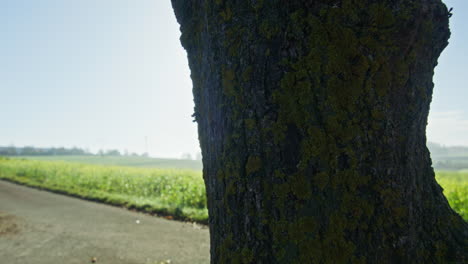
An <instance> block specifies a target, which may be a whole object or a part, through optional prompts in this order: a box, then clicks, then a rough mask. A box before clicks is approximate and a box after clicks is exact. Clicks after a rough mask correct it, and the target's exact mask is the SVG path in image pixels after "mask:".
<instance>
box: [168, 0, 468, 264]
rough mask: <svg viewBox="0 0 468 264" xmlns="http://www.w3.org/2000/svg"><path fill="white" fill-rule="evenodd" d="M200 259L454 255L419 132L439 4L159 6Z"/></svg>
mask: <svg viewBox="0 0 468 264" xmlns="http://www.w3.org/2000/svg"><path fill="white" fill-rule="evenodd" d="M172 4H173V7H174V10H175V13H176V16H177V19H178V21H179V23H180V25H181V31H182V36H181V42H182V44H183V46H184V47H185V49H186V50H187V53H188V58H189V65H190V69H191V73H192V74H191V77H192V80H193V93H194V98H195V118H196V120H197V122H198V126H199V128H198V129H199V139H200V144H201V148H202V151H203V165H204V171H203V173H204V179H205V183H206V189H207V196H208V208H209V214H210V220H209V225H210V234H211V257H212V259H211V263H216V264H218V263H265V264H274V263H333V264H336V263H447V262H449V263H450V262H456V263H460V262H464V261H467V252H468V250H467V249H468V248H467V239H468V227H467V223H466V222H464V221H463V220H462V219H461V217H460V216H459V215H458V214H456V213H455V212H454V211H452V209H451V208H450V207H449V205H448V203H447V200H446V199H445V197H444V196H443V194H442V189H441V187H440V186H439V185H438V184H437V182H436V181H435V178H434V171H433V168H432V167H431V159H430V156H429V152H428V150H427V148H426V135H425V129H426V123H427V116H428V112H429V104H430V101H431V96H432V89H433V82H432V77H433V72H434V67H435V66H436V64H437V58H438V57H439V55H440V53H441V52H442V50H443V49H444V48H445V47H446V45H447V43H448V42H447V40H448V38H449V35H450V32H449V28H448V17H449V13H448V11H447V8H446V6H445V5H444V4H443V3H442V2H441V1H440V0H287V1H286V0H268V1H264V0H231V1H228V0H172Z"/></svg>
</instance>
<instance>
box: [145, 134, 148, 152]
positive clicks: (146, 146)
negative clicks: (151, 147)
mask: <svg viewBox="0 0 468 264" xmlns="http://www.w3.org/2000/svg"><path fill="white" fill-rule="evenodd" d="M145 154H146V155H148V136H145Z"/></svg>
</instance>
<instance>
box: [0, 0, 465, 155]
mask: <svg viewBox="0 0 468 264" xmlns="http://www.w3.org/2000/svg"><path fill="white" fill-rule="evenodd" d="M444 2H445V3H446V4H447V6H448V7H449V8H450V7H453V8H454V9H453V16H452V18H451V22H450V26H451V31H452V37H451V38H450V40H449V42H450V44H449V46H448V47H447V48H446V49H445V51H444V52H443V53H442V55H441V57H440V59H439V65H438V66H437V67H436V70H435V77H434V83H435V88H434V95H433V103H432V104H431V111H430V115H429V124H428V130H427V136H428V141H431V142H434V143H438V144H441V145H445V146H454V145H457V146H468V104H466V102H465V101H466V99H468V89H466V85H465V80H464V74H465V72H467V70H468V34H466V29H465V27H466V25H467V24H468V17H467V16H464V15H463V14H466V13H468V1H461V0H450V1H448V0H447V1H444ZM0 33H2V36H3V39H2V42H0V57H2V60H1V61H0V92H1V95H2V103H1V104H0V118H1V119H2V120H4V124H3V126H2V127H1V132H0V146H9V145H15V146H16V147H22V146H35V147H66V148H71V147H73V146H76V147H79V148H83V149H89V150H91V151H93V152H96V151H98V150H99V149H104V150H107V149H118V150H119V151H121V152H123V151H124V150H127V151H128V152H136V153H143V152H146V149H147V151H148V153H149V155H150V156H152V157H164V158H180V157H181V155H182V154H183V153H190V154H191V155H192V156H195V155H196V153H197V152H199V151H200V149H199V143H198V136H197V127H196V123H193V122H192V120H193V118H192V117H191V115H192V113H193V96H192V91H191V87H192V83H191V80H190V71H189V68H188V64H187V58H186V53H185V51H184V50H183V48H182V47H181V45H180V42H179V36H180V32H179V25H178V24H177V22H176V20H175V16H174V13H173V10H172V7H171V5H170V1H169V0H167V1H152V0H141V1H138V2H137V1H128V0H100V1H95V0H80V1H72V0H62V1H56V0H42V1H34V0H4V1H2V2H1V3H0Z"/></svg>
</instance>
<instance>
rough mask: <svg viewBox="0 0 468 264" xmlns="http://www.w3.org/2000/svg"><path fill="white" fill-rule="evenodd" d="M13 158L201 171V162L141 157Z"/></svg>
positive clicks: (59, 156)
mask: <svg viewBox="0 0 468 264" xmlns="http://www.w3.org/2000/svg"><path fill="white" fill-rule="evenodd" d="M15 158H21V159H32V160H47V161H58V160H60V161H68V162H77V163H83V164H96V165H112V166H125V167H142V168H160V169H191V170H200V171H201V170H202V169H203V165H202V162H201V160H180V159H160V158H150V157H141V156H99V155H96V156H91V155H82V156H61V155H57V156H17V157H15Z"/></svg>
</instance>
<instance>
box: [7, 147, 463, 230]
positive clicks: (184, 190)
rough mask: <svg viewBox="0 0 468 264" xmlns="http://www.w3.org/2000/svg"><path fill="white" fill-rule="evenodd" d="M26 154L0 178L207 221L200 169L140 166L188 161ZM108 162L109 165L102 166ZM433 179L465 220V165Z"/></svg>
mask: <svg viewBox="0 0 468 264" xmlns="http://www.w3.org/2000/svg"><path fill="white" fill-rule="evenodd" d="M31 158H34V160H30V159H18V158H15V159H8V158H1V157H0V179H8V180H11V181H14V182H18V183H22V184H26V185H30V186H35V187H40V188H44V189H48V190H52V191H56V192H60V193H64V194H69V195H74V196H78V197H82V198H85V199H91V200H97V201H101V202H105V203H109V204H114V205H120V206H125V207H127V208H135V209H138V210H141V211H146V212H150V213H159V214H163V215H170V216H172V217H175V218H178V219H185V220H195V221H198V222H203V223H206V222H207V220H208V213H207V209H206V197H205V186H204V183H203V178H202V175H201V168H200V169H197V170H188V169H156V168H141V167H157V166H161V167H166V168H167V167H172V168H175V166H179V167H182V168H187V167H190V166H191V165H190V164H191V163H190V162H192V161H190V160H163V159H152V158H142V157H99V156H91V157H89V156H56V157H54V156H44V157H31ZM38 159H42V160H38ZM51 159H56V161H50V160H51ZM59 159H62V160H67V161H68V162H65V161H59ZM145 160H146V162H144V161H145ZM166 161H167V162H166ZM157 162H159V163H157ZM193 162H196V161H193ZM85 163H93V164H85ZM96 164H101V165H96ZM109 164H111V165H114V166H102V165H109ZM158 164H160V165H158ZM115 165H119V166H115ZM123 166H133V167H123ZM138 167H140V168H138ZM436 178H437V181H438V182H439V184H440V185H441V186H442V187H443V188H444V194H445V196H446V197H447V199H448V201H449V203H450V205H451V206H452V208H453V209H454V210H455V211H457V212H458V213H459V214H460V215H461V216H462V217H463V218H464V219H465V220H466V221H468V170H463V171H437V172H436Z"/></svg>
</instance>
